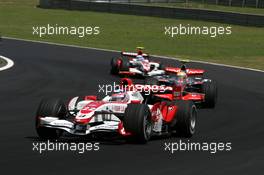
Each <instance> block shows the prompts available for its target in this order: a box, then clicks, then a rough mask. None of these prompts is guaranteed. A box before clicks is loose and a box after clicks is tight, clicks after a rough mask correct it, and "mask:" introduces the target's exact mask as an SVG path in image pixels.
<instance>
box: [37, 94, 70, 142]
mask: <svg viewBox="0 0 264 175" xmlns="http://www.w3.org/2000/svg"><path fill="white" fill-rule="evenodd" d="M66 111H67V110H66V107H65V105H64V103H63V102H62V101H61V100H60V99H44V100H42V101H41V102H40V104H39V107H38V110H37V113H36V118H35V128H36V131H37V133H38V136H39V137H40V138H41V139H57V138H59V137H60V136H61V134H62V131H61V130H58V129H54V128H47V127H42V126H40V123H39V118H40V117H45V116H54V117H58V118H59V119H62V118H64V117H65V116H66Z"/></svg>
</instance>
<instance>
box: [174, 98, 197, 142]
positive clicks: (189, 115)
mask: <svg viewBox="0 0 264 175" xmlns="http://www.w3.org/2000/svg"><path fill="white" fill-rule="evenodd" d="M174 104H175V105H176V106H177V107H178V111H177V113H176V116H175V120H176V124H175V125H174V126H173V127H174V128H175V130H176V134H177V135H178V136H180V137H186V138H190V137H192V136H193V134H194V133H195V126H196V118H197V109H196V106H195V104H194V103H193V102H192V101H183V100H179V101H175V102H174Z"/></svg>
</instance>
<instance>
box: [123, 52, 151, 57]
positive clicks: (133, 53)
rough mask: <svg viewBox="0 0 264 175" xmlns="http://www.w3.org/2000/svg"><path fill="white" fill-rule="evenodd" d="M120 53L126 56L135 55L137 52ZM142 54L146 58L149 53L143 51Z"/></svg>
mask: <svg viewBox="0 0 264 175" xmlns="http://www.w3.org/2000/svg"><path fill="white" fill-rule="evenodd" d="M121 55H122V56H128V57H136V56H137V55H138V54H137V53H135V52H121ZM142 56H143V57H146V58H148V57H149V54H146V53H143V54H142Z"/></svg>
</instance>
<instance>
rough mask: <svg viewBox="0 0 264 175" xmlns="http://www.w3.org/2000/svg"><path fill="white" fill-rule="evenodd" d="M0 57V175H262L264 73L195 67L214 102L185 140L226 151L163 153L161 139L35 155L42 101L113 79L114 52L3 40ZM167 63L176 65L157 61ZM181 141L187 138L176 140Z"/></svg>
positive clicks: (83, 91)
mask: <svg viewBox="0 0 264 175" xmlns="http://www.w3.org/2000/svg"><path fill="white" fill-rule="evenodd" d="M0 55H3V56H6V57H8V58H10V59H12V60H13V61H14V63H15V65H14V67H12V68H11V69H8V70H5V71H2V72H0V101H1V105H0V112H1V118H0V124H1V126H0V128H1V129H0V134H1V141H0V150H1V158H0V165H1V166H0V167H1V174H38V175H39V174H46V175H47V174H64V175H66V174H100V175H102V174H131V175H136V174H151V175H154V174H161V175H165V174H166V175H170V174H181V175H182V174H183V175H187V174H203V175H206V174H210V175H211V174H214V175H218V174H219V175H220V174H239V175H241V174H247V175H248V174H255V175H257V174H262V172H263V170H264V167H263V162H264V139H263V135H264V127H263V126H264V112H263V110H264V89H263V87H264V73H261V72H254V71H247V70H240V69H233V68H228V67H219V66H213V65H205V64H194V63H192V64H191V66H192V67H196V68H204V69H206V70H208V76H210V77H211V78H213V79H215V80H217V82H218V88H219V98H218V104H217V107H216V108H215V109H212V110H207V109H206V110H205V109H204V110H200V111H199V114H198V115H199V116H198V117H199V118H198V123H197V132H196V134H195V136H194V137H193V138H191V139H190V142H209V143H211V142H231V143H232V150H231V151H218V152H217V153H215V154H212V153H210V152H209V151H176V152H174V154H171V153H169V152H168V151H164V148H165V147H164V142H179V140H180V138H173V137H169V138H167V137H165V138H160V139H155V140H152V141H150V142H149V143H148V144H146V145H137V144H131V143H122V142H102V143H101V144H100V150H99V151H97V152H96V151H92V152H88V151H86V152H85V153H84V154H79V153H77V152H72V151H57V152H56V151H53V152H51V151H50V152H44V153H42V154H39V153H38V152H36V151H32V148H33V146H32V143H33V142H39V140H38V137H37V135H36V132H35V129H34V115H35V112H36V108H37V106H38V103H39V101H40V99H41V98H43V97H52V96H56V97H72V96H75V95H85V94H87V95H88V94H96V91H98V84H105V83H110V84H111V83H112V82H113V81H118V78H117V77H113V76H111V75H110V74H109V68H110V67H109V62H110V58H111V57H112V56H117V55H118V53H111V52H105V51H97V50H90V49H81V48H73V47H64V46H55V45H48V44H40V43H33V42H25V41H15V40H8V39H3V41H2V42H1V44H0ZM162 61H164V62H165V63H166V64H167V65H178V62H176V61H172V60H162ZM182 141H183V142H188V140H186V139H183V140H182Z"/></svg>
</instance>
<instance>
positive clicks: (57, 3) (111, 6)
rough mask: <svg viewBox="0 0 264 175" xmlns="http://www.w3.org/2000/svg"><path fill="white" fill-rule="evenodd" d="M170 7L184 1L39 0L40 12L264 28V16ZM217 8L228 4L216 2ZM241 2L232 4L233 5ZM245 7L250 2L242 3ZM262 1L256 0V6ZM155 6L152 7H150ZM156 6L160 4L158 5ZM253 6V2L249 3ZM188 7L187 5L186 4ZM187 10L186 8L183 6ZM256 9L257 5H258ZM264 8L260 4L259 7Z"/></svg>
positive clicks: (213, 0) (246, 0)
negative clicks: (49, 10) (57, 10)
mask: <svg viewBox="0 0 264 175" xmlns="http://www.w3.org/2000/svg"><path fill="white" fill-rule="evenodd" d="M165 1H166V2H170V3H166V5H168V4H169V5H170V4H171V2H176V1H177V2H183V3H185V2H186V1H187V0H186V1H185V0H107V1H105V0H40V3H39V5H40V7H42V8H65V9H70V10H90V11H99V12H110V13H122V14H132V15H144V16H156V17H164V18H177V19H193V20H206V21H214V22H221V23H229V24H238V25H245V26H258V27H264V15H255V14H244V13H238V12H227V11H221V10H211V9H210V10H207V9H199V8H186V7H184V6H183V7H178V6H173V7H170V6H164V4H165V3H164V2H165ZM193 1H197V2H198V1H199V2H202V1H204V3H205V2H209V1H210V2H215V0H192V2H193ZM217 1H218V2H217V3H218V4H220V2H221V3H224V2H226V1H230V0H217ZM238 1H239V2H240V1H241V0H232V2H233V3H235V2H238ZM244 1H245V2H244V4H250V3H248V2H250V1H252V0H244ZM262 1H264V0H258V4H260V2H261V3H262ZM151 2H152V3H151ZM153 2H155V3H153ZM158 2H162V3H161V4H159V3H158ZM252 2H253V1H252ZM188 3H190V1H188ZM185 6H186V4H185ZM258 6H259V5H258ZM262 6H263V3H262Z"/></svg>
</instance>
